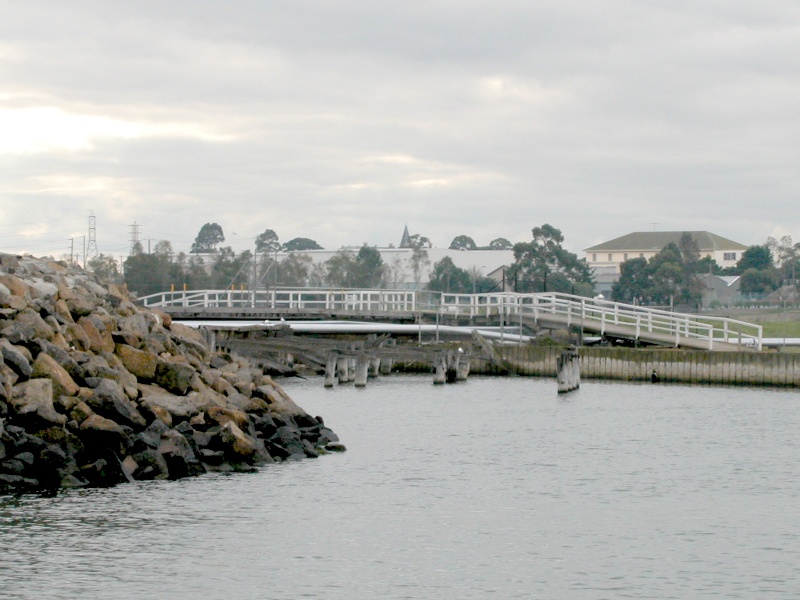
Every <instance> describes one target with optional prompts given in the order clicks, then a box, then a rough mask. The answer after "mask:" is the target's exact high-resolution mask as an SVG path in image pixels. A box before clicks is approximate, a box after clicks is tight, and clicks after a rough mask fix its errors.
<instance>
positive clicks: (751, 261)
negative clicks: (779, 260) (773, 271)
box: [736, 244, 775, 274]
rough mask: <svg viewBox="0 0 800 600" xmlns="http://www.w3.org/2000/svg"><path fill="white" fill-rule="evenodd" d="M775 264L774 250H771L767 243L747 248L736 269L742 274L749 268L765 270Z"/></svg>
mask: <svg viewBox="0 0 800 600" xmlns="http://www.w3.org/2000/svg"><path fill="white" fill-rule="evenodd" d="M774 266H775V265H774V264H773V262H772V252H770V249H769V247H768V246H767V245H766V244H765V245H763V246H750V247H749V248H748V249H747V250H745V251H744V252H743V253H742V257H741V258H740V259H739V262H737V263H736V270H737V272H738V273H739V274H742V273H744V272H745V271H746V270H747V269H755V270H757V271H763V270H765V269H770V268H772V267H774Z"/></svg>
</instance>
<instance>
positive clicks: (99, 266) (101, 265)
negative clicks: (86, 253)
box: [87, 253, 120, 282]
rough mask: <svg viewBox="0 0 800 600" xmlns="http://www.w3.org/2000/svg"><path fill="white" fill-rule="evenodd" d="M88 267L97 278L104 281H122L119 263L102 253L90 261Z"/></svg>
mask: <svg viewBox="0 0 800 600" xmlns="http://www.w3.org/2000/svg"><path fill="white" fill-rule="evenodd" d="M87 266H88V267H89V270H90V271H91V272H92V273H94V274H95V276H97V277H98V278H100V279H102V280H104V281H110V282H118V281H119V280H120V277H119V267H118V266H117V261H116V260H114V259H113V258H112V257H111V256H106V255H105V254H102V253H101V254H98V255H97V256H95V257H94V258H91V259H89V263H88V264H87Z"/></svg>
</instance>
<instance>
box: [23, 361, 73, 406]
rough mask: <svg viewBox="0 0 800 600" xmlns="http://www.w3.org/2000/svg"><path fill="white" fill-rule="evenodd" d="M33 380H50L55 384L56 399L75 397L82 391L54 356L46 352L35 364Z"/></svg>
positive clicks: (32, 374) (54, 393)
mask: <svg viewBox="0 0 800 600" xmlns="http://www.w3.org/2000/svg"><path fill="white" fill-rule="evenodd" d="M31 378H46V379H49V380H50V381H51V382H52V384H53V392H52V393H53V395H54V396H55V397H56V398H57V397H59V396H75V395H76V394H77V393H78V391H79V390H80V387H79V386H78V384H77V383H75V380H73V379H72V377H71V376H70V374H69V373H67V371H66V370H65V369H64V368H63V367H62V366H61V365H59V364H58V363H57V362H56V361H55V359H54V358H53V357H52V356H50V355H49V354H45V353H44V352H40V353H39V356H37V357H36V360H35V361H34V362H33V371H32V372H31Z"/></svg>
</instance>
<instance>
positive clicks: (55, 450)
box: [0, 254, 344, 493]
mask: <svg viewBox="0 0 800 600" xmlns="http://www.w3.org/2000/svg"><path fill="white" fill-rule="evenodd" d="M0 353H1V354H0V493H3V492H9V491H18V490H22V491H27V490H35V489H47V488H51V489H52V488H69V487H81V486H103V485H114V484H117V483H122V482H126V481H127V482H130V481H135V480H147V479H178V478H181V477H187V476H192V475H198V474H201V473H206V472H212V471H222V472H226V471H246V470H253V469H255V468H256V467H257V466H258V465H263V464H266V463H271V462H276V461H283V460H292V459H300V458H307V457H317V456H319V455H321V454H325V453H327V452H330V451H342V450H344V446H343V445H342V444H340V443H339V439H338V437H337V436H336V434H335V433H334V432H333V431H331V430H330V429H328V428H327V427H325V424H324V423H323V421H322V419H321V418H320V417H312V416H310V415H309V414H307V413H306V412H305V411H304V410H303V409H302V408H300V407H299V406H298V405H297V404H295V402H294V401H293V400H292V399H291V398H289V396H288V395H287V394H286V393H285V392H284V390H283V389H282V388H281V386H280V385H278V384H277V383H276V382H275V381H274V380H273V379H272V378H270V377H268V376H265V375H264V374H263V371H262V370H261V369H260V368H257V367H255V366H253V365H252V364H250V363H249V362H248V361H247V360H245V359H244V358H241V357H237V356H234V355H231V354H226V353H215V352H213V349H212V348H209V340H208V339H206V337H205V336H204V335H203V332H202V331H196V330H193V329H191V328H189V327H186V326H184V325H181V324H179V323H172V322H171V319H170V318H169V316H168V315H166V314H164V313H161V312H158V311H151V310H148V309H144V308H141V307H137V306H135V305H134V304H133V302H132V301H131V298H130V297H129V296H128V294H127V293H126V291H125V290H124V289H121V288H120V287H118V286H116V285H113V284H107V285H102V284H101V283H100V282H99V281H98V280H97V279H96V278H94V277H93V276H92V275H90V274H88V273H86V272H84V271H82V270H81V269H79V268H76V267H68V266H66V265H65V264H63V263H60V262H55V261H50V260H45V259H36V258H33V257H29V256H24V257H21V256H14V255H8V254H0Z"/></svg>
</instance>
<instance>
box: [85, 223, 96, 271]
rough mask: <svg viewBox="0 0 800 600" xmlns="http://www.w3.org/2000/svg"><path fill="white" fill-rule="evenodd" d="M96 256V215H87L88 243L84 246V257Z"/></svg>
mask: <svg viewBox="0 0 800 600" xmlns="http://www.w3.org/2000/svg"><path fill="white" fill-rule="evenodd" d="M96 257H97V220H96V217H95V216H94V215H93V214H91V215H89V243H88V245H87V246H86V258H88V259H90V260H91V259H92V258H96Z"/></svg>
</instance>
